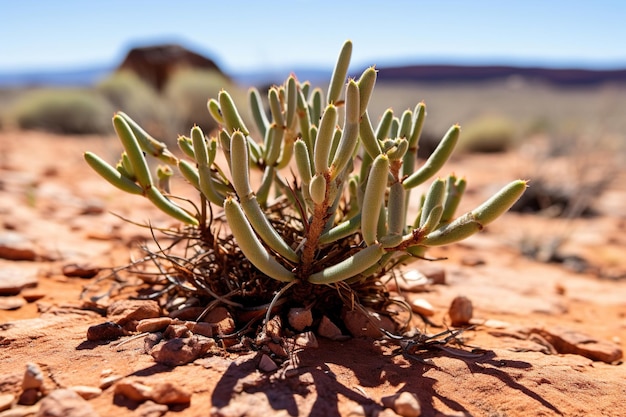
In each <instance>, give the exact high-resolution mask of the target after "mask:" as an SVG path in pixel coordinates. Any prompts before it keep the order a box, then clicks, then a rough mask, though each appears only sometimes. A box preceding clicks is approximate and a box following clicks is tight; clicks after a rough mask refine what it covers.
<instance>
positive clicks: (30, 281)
mask: <svg viewBox="0 0 626 417" xmlns="http://www.w3.org/2000/svg"><path fill="white" fill-rule="evenodd" d="M37 283H38V280H37V276H35V275H34V274H29V273H25V272H24V270H22V269H17V268H0V295H18V294H19V293H20V291H22V290H23V289H24V288H27V287H35V286H37Z"/></svg>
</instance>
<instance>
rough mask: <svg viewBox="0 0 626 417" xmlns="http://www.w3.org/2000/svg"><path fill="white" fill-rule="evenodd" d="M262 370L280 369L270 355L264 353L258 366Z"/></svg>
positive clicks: (272, 370)
mask: <svg viewBox="0 0 626 417" xmlns="http://www.w3.org/2000/svg"><path fill="white" fill-rule="evenodd" d="M257 368H259V371H261V372H268V373H269V372H274V371H275V370H277V369H278V365H276V362H274V361H273V360H272V359H271V358H270V357H269V356H267V355H265V354H262V355H261V359H260V360H259V365H258V366H257Z"/></svg>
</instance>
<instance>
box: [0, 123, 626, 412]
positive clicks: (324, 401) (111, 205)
mask: <svg viewBox="0 0 626 417" xmlns="http://www.w3.org/2000/svg"><path fill="white" fill-rule="evenodd" d="M84 150H92V151H95V152H97V153H99V154H100V155H102V156H104V157H105V158H107V159H108V160H115V159H116V158H117V155H118V154H119V149H118V145H117V142H116V141H115V140H113V139H107V138H95V137H94V138H71V137H57V136H51V135H46V134H40V133H6V132H5V133H1V134H0V219H1V221H2V224H1V226H2V227H1V228H0V416H1V417H6V416H26V415H39V416H44V415H45V416H70V417H71V416H95V415H99V416H112V415H115V416H145V417H148V416H150V417H152V416H181V417H183V416H184V417H186V416H206V415H216V416H268V415H279V416H281V415H282V416H296V415H313V416H318V415H323V416H333V415H352V416H375V415H377V416H394V415H402V416H417V415H422V416H470V415H471V416H493V417H496V416H499V417H504V416H522V415H532V416H626V408H625V407H624V399H625V398H626V368H625V367H624V365H623V362H622V360H623V359H622V352H623V349H624V346H625V343H626V319H625V318H626V252H625V250H624V248H626V233H625V232H626V212H625V211H624V207H625V206H626V186H624V184H625V183H626V182H625V181H624V180H626V176H625V175H626V174H625V173H624V172H623V170H622V171H621V172H620V173H619V175H621V177H620V178H618V179H617V180H616V181H615V182H614V183H613V185H612V187H611V188H610V189H609V190H608V191H606V192H605V193H604V195H603V198H602V200H601V201H599V202H598V203H597V204H595V207H596V209H597V212H598V214H597V215H595V216H593V217H587V218H583V219H576V220H573V221H567V222H564V221H559V220H555V219H547V218H545V217H539V216H536V215H527V214H525V215H520V214H515V213H510V214H507V216H505V218H502V219H500V220H499V221H497V222H496V223H494V224H493V225H490V226H489V227H488V230H486V231H484V232H483V233H481V234H480V235H479V236H476V237H473V238H471V239H469V240H467V241H466V242H464V243H463V244H458V245H454V246H451V247H448V248H442V249H440V250H438V251H435V252H433V253H431V254H430V255H432V256H433V257H445V258H447V260H444V261H439V262H427V261H422V262H419V263H415V264H412V265H409V266H407V267H406V268H405V269H404V272H405V274H406V275H407V276H408V277H416V276H419V275H418V272H420V273H423V274H424V275H426V276H427V277H430V278H431V279H432V281H434V282H431V283H429V284H426V285H424V284H423V283H419V285H416V286H415V287H414V288H408V289H405V290H403V294H404V295H405V296H406V297H407V299H409V300H410V301H413V302H415V303H416V304H417V305H418V307H416V308H421V310H420V311H421V312H423V313H424V314H428V315H430V316H429V319H430V320H431V321H432V322H433V323H435V324H439V325H441V324H446V323H447V324H450V322H451V321H452V319H451V317H450V315H449V308H450V306H451V305H452V302H453V300H454V299H455V298H457V297H459V296H462V297H465V300H466V301H469V302H470V303H471V305H472V307H473V309H472V310H473V311H472V313H473V314H472V318H471V322H472V323H474V324H477V326H476V327H474V328H473V329H472V330H468V331H466V332H464V333H463V334H462V335H460V336H459V337H462V338H463V341H464V342H465V344H466V346H457V345H454V344H448V345H446V346H444V348H443V349H433V350H432V351H429V352H426V353H424V354H420V355H418V360H416V359H413V358H409V357H406V356H403V355H402V354H401V350H400V348H399V347H398V344H397V343H396V342H393V341H380V340H373V339H368V338H348V339H342V340H329V339H327V338H324V337H320V336H318V337H309V338H300V339H299V340H298V341H294V344H292V345H291V347H289V349H288V350H289V352H288V353H289V355H288V356H289V358H290V359H289V360H288V361H287V362H285V364H284V365H282V366H280V367H278V369H275V368H277V364H276V362H275V361H273V360H272V359H271V358H270V356H268V355H263V354H261V353H255V352H252V353H243V354H236V353H227V352H225V351H223V350H221V349H220V348H218V347H217V346H215V344H214V342H213V339H211V338H210V337H207V336H210V332H212V331H215V327H211V325H209V324H208V321H211V320H213V322H214V323H215V322H220V323H222V322H224V321H226V322H227V321H228V317H221V318H218V319H215V318H212V319H211V320H208V321H207V320H205V321H207V324H206V325H205V326H204V325H203V326H196V325H194V324H193V323H191V322H188V321H185V320H184V317H179V318H178V319H177V320H176V321H174V322H172V321H171V319H166V321H165V322H163V320H161V319H159V318H155V317H154V316H155V315H156V316H159V312H158V310H156V313H155V311H153V310H151V307H150V305H149V304H150V303H148V305H146V304H145V303H144V304H142V305H137V304H136V303H135V304H132V303H131V304H130V305H129V304H123V305H120V304H114V303H113V302H114V300H112V299H109V298H104V299H101V300H100V302H99V303H97V304H94V303H90V302H88V300H85V299H84V298H83V299H81V297H80V295H81V292H82V291H83V289H84V288H85V287H86V286H91V285H93V284H94V282H95V281H96V280H97V277H98V276H100V275H101V274H103V273H104V271H100V269H101V268H110V267H113V266H120V265H124V264H126V263H127V262H128V260H129V254H130V253H131V248H132V247H133V245H134V242H137V241H141V240H149V239H150V235H149V233H148V232H147V231H146V230H145V229H142V228H138V227H136V226H133V225H131V224H128V223H125V222H123V221H122V220H120V219H119V218H118V217H115V216H113V215H112V214H110V211H112V212H114V213H116V214H119V215H121V216H124V217H127V218H131V219H133V220H136V221H138V222H144V221H145V220H147V219H148V218H150V220H151V222H152V223H154V224H157V225H169V220H167V219H166V218H165V217H163V216H162V215H161V214H160V213H158V212H156V211H155V210H153V209H152V208H151V207H150V206H149V204H148V203H147V202H145V201H143V200H142V199H141V198H139V197H135V196H127V195H124V194H122V193H121V192H117V191H116V190H115V189H113V188H112V187H110V186H109V185H108V184H105V183H104V182H103V181H102V180H100V179H99V178H98V177H97V176H96V175H95V174H93V173H92V172H91V171H90V170H89V169H88V167H86V165H85V164H84V162H83V160H82V152H83V151H84ZM524 166H525V162H524V160H523V157H520V154H513V153H512V154H508V155H475V156H467V157H463V158H459V159H458V160H455V161H452V162H451V163H450V164H449V166H448V167H446V168H444V170H443V173H447V172H449V171H451V170H454V171H455V172H456V173H457V174H459V175H466V176H467V177H468V179H469V182H470V187H469V192H468V195H467V201H466V202H464V203H463V204H464V205H465V206H466V208H470V207H471V206H473V205H475V204H476V203H477V202H479V201H481V200H483V199H484V198H486V197H487V196H488V194H489V192H490V191H491V186H490V185H489V184H493V185H494V186H496V187H499V186H501V185H503V184H504V183H505V182H508V180H511V179H514V178H516V177H518V176H520V175H521V176H526V177H527V176H529V175H528V173H527V172H524V171H523V170H522V168H523V167H524ZM531 179H532V178H531ZM531 186H532V182H531ZM554 236H562V237H565V240H564V241H563V244H562V245H561V246H560V252H559V256H558V260H559V261H560V262H551V263H548V262H539V261H537V260H533V259H529V258H527V257H524V256H522V255H521V254H520V250H521V248H523V247H526V246H527V245H528V242H530V243H531V244H535V245H538V244H540V243H542V242H549V241H551V239H552V237H554ZM523 242H526V243H523ZM99 271H100V275H96V276H95V277H94V274H96V273H98V272H99ZM105 316H106V317H105ZM155 319H156V320H155ZM107 320H109V321H114V322H116V323H118V324H119V325H120V326H121V327H120V326H116V325H105V326H104V328H103V327H102V324H103V323H104V322H106V321H107ZM159 320H161V321H159ZM155 321H156V322H157V323H156V324H155ZM129 322H132V323H133V324H132V326H131V327H130V328H131V329H134V330H135V332H134V333H135V334H136V333H137V325H138V324H139V325H140V327H139V329H140V330H145V329H147V330H148V331H151V332H152V335H153V336H150V337H149V338H148V340H146V337H145V336H141V337H133V334H132V333H133V332H129V331H128V328H129V327H128V326H127V324H128V323H129ZM218 324H219V323H218ZM415 325H416V326H419V328H420V329H421V330H426V331H427V332H429V333H437V332H440V331H443V330H445V327H441V328H437V327H433V326H429V327H428V328H427V329H425V328H424V324H423V323H422V322H421V321H419V320H416V322H415ZM107 326H108V327H107ZM124 326H126V328H124ZM141 326H143V327H141ZM167 326H169V327H168V331H169V332H170V336H171V337H170V342H171V341H174V342H173V343H183V345H184V346H182V345H181V346H178V348H176V347H174V350H176V349H178V351H179V352H188V353H189V352H191V353H189V355H190V356H188V357H187V360H185V362H188V363H187V364H185V365H181V366H168V363H169V362H168V360H163V359H162V358H163V356H159V355H160V354H159V353H155V352H162V351H164V349H165V348H164V347H163V346H164V343H165V342H161V344H156V343H157V342H158V340H156V336H154V335H155V334H157V333H156V331H157V330H159V329H163V328H165V327H167ZM194 326H195V327H194ZM120 329H122V330H120ZM111 331H112V332H115V331H119V332H120V335H122V334H123V336H122V337H120V338H117V339H116V340H114V341H106V340H101V339H107V337H102V334H103V332H104V334H106V332H111ZM88 333H89V334H90V337H89V339H91V340H88ZM192 334H193V336H191V335H192ZM94 335H95V336H94ZM177 336H185V337H184V338H181V337H177ZM181 340H184V341H185V342H180V341H181ZM304 345H306V346H304ZM155 346H156V347H155ZM159 346H160V347H159ZM165 350H167V349H165ZM146 351H149V352H151V354H148V353H146ZM201 353H202V354H201ZM417 353H418V354H419V353H420V352H417ZM196 356H199V358H196ZM178 358H180V356H178Z"/></svg>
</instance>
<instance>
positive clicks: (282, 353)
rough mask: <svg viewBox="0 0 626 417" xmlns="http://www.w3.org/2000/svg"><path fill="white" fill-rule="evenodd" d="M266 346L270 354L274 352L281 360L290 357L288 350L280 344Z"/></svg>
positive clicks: (270, 343)
mask: <svg viewBox="0 0 626 417" xmlns="http://www.w3.org/2000/svg"><path fill="white" fill-rule="evenodd" d="M265 346H267V347H268V349H269V350H270V352H272V353H273V354H274V355H276V356H278V357H279V358H286V357H287V356H289V354H288V353H287V350H285V348H284V346H283V345H281V344H280V343H274V342H267V343H266V344H265Z"/></svg>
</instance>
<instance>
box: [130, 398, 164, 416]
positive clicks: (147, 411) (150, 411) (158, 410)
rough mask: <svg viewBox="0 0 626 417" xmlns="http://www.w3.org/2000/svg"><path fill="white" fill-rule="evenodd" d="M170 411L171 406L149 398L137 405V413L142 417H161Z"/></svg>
mask: <svg viewBox="0 0 626 417" xmlns="http://www.w3.org/2000/svg"><path fill="white" fill-rule="evenodd" d="M168 411H169V408H168V406H167V405H165V404H157V403H155V402H154V401H151V400H148V401H146V402H144V403H143V404H141V405H140V406H139V407H137V410H136V411H135V413H136V414H137V415H138V416H140V417H161V416H163V415H165V413H167V412H168Z"/></svg>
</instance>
